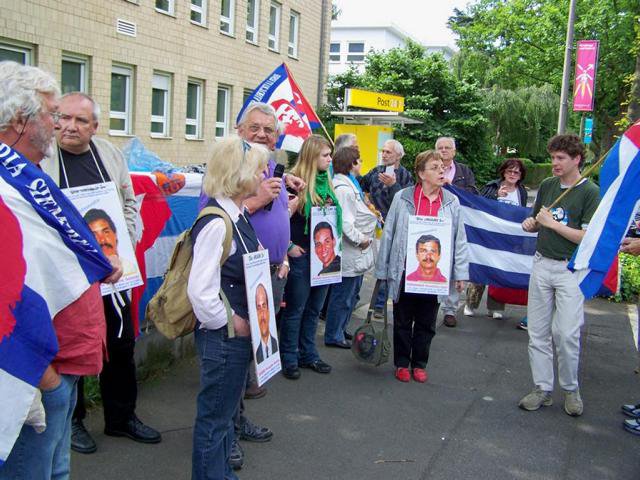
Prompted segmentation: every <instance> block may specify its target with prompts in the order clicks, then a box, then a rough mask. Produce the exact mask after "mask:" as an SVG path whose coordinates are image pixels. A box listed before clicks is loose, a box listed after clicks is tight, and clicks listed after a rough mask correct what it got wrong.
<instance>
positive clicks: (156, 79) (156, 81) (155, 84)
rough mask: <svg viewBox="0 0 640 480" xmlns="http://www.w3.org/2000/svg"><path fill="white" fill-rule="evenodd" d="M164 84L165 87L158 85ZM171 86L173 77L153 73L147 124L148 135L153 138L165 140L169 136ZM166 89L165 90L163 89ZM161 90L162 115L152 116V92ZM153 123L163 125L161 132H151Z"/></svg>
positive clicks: (166, 74) (164, 73) (158, 72)
mask: <svg viewBox="0 0 640 480" xmlns="http://www.w3.org/2000/svg"><path fill="white" fill-rule="evenodd" d="M164 82H166V85H160V83H164ZM172 85H173V76H172V75H171V74H170V73H167V72H160V71H154V72H153V76H152V77H151V122H150V124H149V135H150V136H151V137H153V138H167V137H170V136H171V90H172V88H171V87H172ZM163 87H166V88H163ZM154 90H162V91H164V92H165V94H164V99H163V100H164V102H163V107H164V115H154V114H153V91H154ZM153 123H161V124H162V125H163V129H162V132H154V131H152V130H151V127H152V124H153Z"/></svg>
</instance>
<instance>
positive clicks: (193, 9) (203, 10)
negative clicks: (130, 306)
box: [189, 0, 209, 27]
mask: <svg viewBox="0 0 640 480" xmlns="http://www.w3.org/2000/svg"><path fill="white" fill-rule="evenodd" d="M208 1H209V0H202V6H201V7H200V6H198V5H195V4H194V3H193V0H190V1H189V21H190V22H191V23H193V24H194V25H199V26H201V27H206V26H207V11H208V9H209V4H208ZM193 12H196V13H198V14H200V18H201V19H202V21H201V22H198V21H196V20H194V19H193V18H191V14H192V13H193Z"/></svg>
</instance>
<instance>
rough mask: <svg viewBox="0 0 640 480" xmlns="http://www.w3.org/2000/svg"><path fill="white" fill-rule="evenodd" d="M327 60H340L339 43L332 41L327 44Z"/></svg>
mask: <svg viewBox="0 0 640 480" xmlns="http://www.w3.org/2000/svg"><path fill="white" fill-rule="evenodd" d="M329 61H330V62H339V61H340V43H332V44H331V45H330V46H329Z"/></svg>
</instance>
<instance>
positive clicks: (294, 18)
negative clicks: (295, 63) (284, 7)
mask: <svg viewBox="0 0 640 480" xmlns="http://www.w3.org/2000/svg"><path fill="white" fill-rule="evenodd" d="M299 30H300V14H299V13H298V12H294V11H293V10H292V11H291V16H290V17H289V49H288V50H287V53H288V54H289V56H290V57H294V58H297V57H298V31H299Z"/></svg>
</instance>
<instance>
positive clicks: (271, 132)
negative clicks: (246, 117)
mask: <svg viewBox="0 0 640 480" xmlns="http://www.w3.org/2000/svg"><path fill="white" fill-rule="evenodd" d="M260 130H262V131H263V132H264V134H265V135H266V136H268V137H272V136H273V135H274V134H275V133H276V131H275V130H274V129H273V128H271V127H263V126H261V125H256V124H253V125H249V131H250V132H251V133H253V134H256V133H260Z"/></svg>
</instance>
